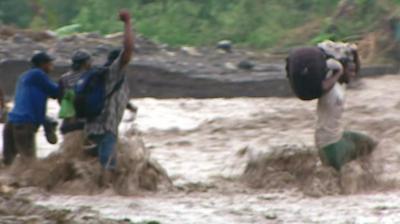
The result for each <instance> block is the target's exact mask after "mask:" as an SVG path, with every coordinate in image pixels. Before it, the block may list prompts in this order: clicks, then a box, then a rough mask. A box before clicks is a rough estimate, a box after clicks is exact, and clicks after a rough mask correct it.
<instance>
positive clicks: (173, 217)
mask: <svg viewBox="0 0 400 224" xmlns="http://www.w3.org/2000/svg"><path fill="white" fill-rule="evenodd" d="M399 89H400V76H396V75H392V76H391V75H387V76H383V77H379V78H367V79H363V80H362V81H361V82H360V83H358V85H356V87H354V88H352V89H351V90H349V91H348V92H347V99H346V112H345V114H344V125H345V127H346V129H351V130H358V131H362V132H365V133H367V134H369V135H370V136H373V137H374V138H375V139H377V140H378V141H379V145H378V148H377V149H376V151H375V152H374V153H373V155H372V157H371V158H370V159H368V160H366V161H357V162H353V163H351V164H349V165H348V166H347V167H346V169H347V173H346V176H340V175H338V174H337V173H335V172H334V171H332V170H330V169H326V168H323V167H321V165H320V163H319V162H318V158H317V157H316V152H315V149H314V147H313V135H314V125H315V110H316V101H311V102H304V101H300V100H298V99H294V98H291V99H282V98H235V99H203V100H196V99H175V100H157V99H136V100H132V102H133V103H134V104H135V105H137V106H138V108H139V111H138V114H137V116H136V120H135V123H132V120H133V119H132V114H129V113H127V115H126V117H125V118H124V121H123V124H122V125H121V135H126V133H129V132H130V131H131V130H132V129H135V130H136V129H137V130H139V131H140V132H141V133H142V134H141V136H142V137H143V141H144V143H145V146H146V149H148V150H149V151H150V152H151V157H152V159H153V160H155V161H158V164H159V165H160V166H161V167H163V168H164V169H165V170H166V171H167V173H168V176H169V178H170V180H172V183H173V187H171V188H161V189H158V191H144V190H140V191H137V192H136V193H130V194H129V196H120V195H118V194H115V193H113V192H111V191H103V192H101V193H99V194H95V195H82V194H77V193H73V194H66V193H54V192H51V193H48V192H44V191H42V190H30V191H28V193H26V195H27V197H28V198H30V199H32V200H33V201H34V202H35V203H36V204H39V205H43V206H46V207H49V208H54V209H71V210H77V209H79V208H81V207H90V208H91V209H93V210H95V211H98V212H99V213H100V214H101V215H102V216H104V217H108V218H112V219H123V218H129V219H131V220H132V221H143V220H158V221H160V222H161V223H163V224H170V223H171V224H172V223H174V224H176V223H182V224H186V223H195V224H211V223H212V224H218V223H221V224H222V223H224V224H225V223H330V224H332V223H400V191H399V190H398V187H400V116H399V111H400V95H399V91H398V90H399ZM205 91H206V90H205ZM397 96H399V98H398V97H397ZM57 110H58V107H57V106H56V103H55V102H51V103H50V104H49V113H50V114H51V115H53V116H55V115H56V113H57ZM57 148H58V147H57V146H51V145H48V144H47V143H46V142H45V140H44V137H43V133H40V134H39V135H38V154H39V156H40V157H42V158H43V157H46V156H48V155H49V154H50V153H51V152H54V151H56V150H57Z"/></svg>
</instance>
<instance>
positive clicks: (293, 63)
mask: <svg viewBox="0 0 400 224" xmlns="http://www.w3.org/2000/svg"><path fill="white" fill-rule="evenodd" d="M286 72H287V78H288V79H289V82H290V86H291V87H292V90H293V92H294V93H295V94H296V96H297V97H298V98H300V99H302V100H313V99H317V98H319V97H321V96H322V94H323V90H322V81H323V80H324V79H325V78H326V74H327V72H328V68H327V65H326V55H325V53H324V52H323V51H322V50H321V49H319V48H318V47H302V48H297V49H294V50H292V51H291V52H290V54H289V56H288V58H287V60H286Z"/></svg>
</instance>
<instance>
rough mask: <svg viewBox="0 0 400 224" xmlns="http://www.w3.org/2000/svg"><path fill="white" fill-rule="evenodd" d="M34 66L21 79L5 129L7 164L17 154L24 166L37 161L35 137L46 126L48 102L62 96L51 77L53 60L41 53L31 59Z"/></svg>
mask: <svg viewBox="0 0 400 224" xmlns="http://www.w3.org/2000/svg"><path fill="white" fill-rule="evenodd" d="M31 63H32V65H33V67H32V68H31V69H29V70H28V71H26V72H25V73H23V74H22V75H21V76H20V77H19V79H18V82H17V87H16V92H15V99H14V107H13V108H12V110H11V112H10V113H9V114H8V120H7V123H6V125H5V127H4V131H3V144H4V145H3V158H4V164H5V165H11V164H12V163H13V161H14V159H15V157H16V156H17V155H18V154H19V155H20V156H21V159H22V162H23V163H26V162H30V161H32V160H34V159H35V158H36V145H35V135H36V132H37V131H38V129H39V127H40V126H41V125H45V124H46V121H47V119H46V107H47V99H48V98H49V97H51V98H57V97H58V96H59V92H60V90H59V87H58V85H57V84H56V83H55V82H53V81H52V80H50V78H49V77H48V73H50V72H51V71H52V70H53V58H52V57H51V56H50V55H48V54H47V53H45V52H40V53H37V54H35V55H34V56H33V57H32V59H31Z"/></svg>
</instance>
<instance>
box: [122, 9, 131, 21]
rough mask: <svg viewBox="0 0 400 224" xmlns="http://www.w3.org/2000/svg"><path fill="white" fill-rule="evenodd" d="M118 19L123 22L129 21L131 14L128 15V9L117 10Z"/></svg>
mask: <svg viewBox="0 0 400 224" xmlns="http://www.w3.org/2000/svg"><path fill="white" fill-rule="evenodd" d="M119 19H120V20H121V21H122V22H124V23H127V22H129V21H130V20H131V15H130V13H129V11H128V10H121V11H120V12H119Z"/></svg>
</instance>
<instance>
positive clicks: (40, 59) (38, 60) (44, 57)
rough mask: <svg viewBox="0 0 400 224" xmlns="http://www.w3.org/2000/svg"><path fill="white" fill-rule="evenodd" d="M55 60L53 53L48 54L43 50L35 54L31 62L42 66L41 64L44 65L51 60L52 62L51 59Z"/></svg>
mask: <svg viewBox="0 0 400 224" xmlns="http://www.w3.org/2000/svg"><path fill="white" fill-rule="evenodd" d="M53 60H54V57H52V56H51V55H49V54H47V53H46V52H44V51H41V52H39V53H36V54H34V55H33V56H32V58H31V63H32V64H33V65H34V66H40V65H42V64H46V63H49V62H51V61H53Z"/></svg>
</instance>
